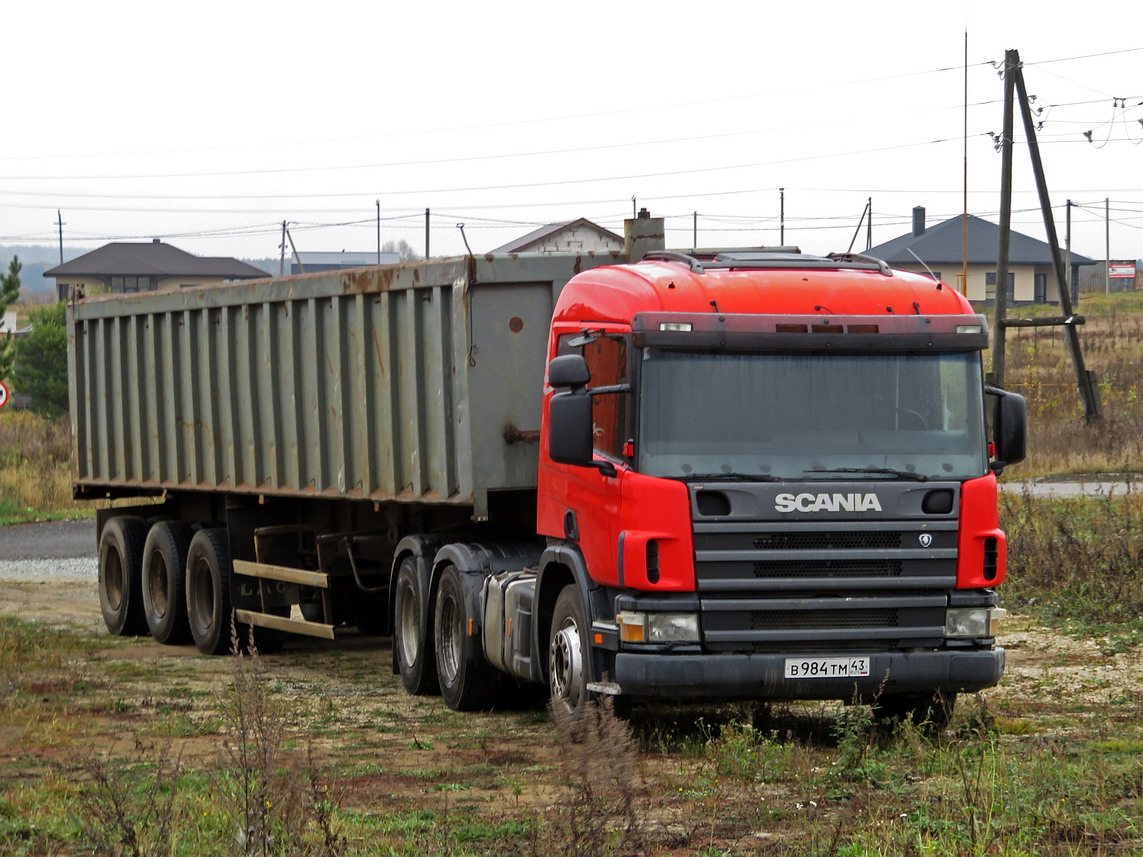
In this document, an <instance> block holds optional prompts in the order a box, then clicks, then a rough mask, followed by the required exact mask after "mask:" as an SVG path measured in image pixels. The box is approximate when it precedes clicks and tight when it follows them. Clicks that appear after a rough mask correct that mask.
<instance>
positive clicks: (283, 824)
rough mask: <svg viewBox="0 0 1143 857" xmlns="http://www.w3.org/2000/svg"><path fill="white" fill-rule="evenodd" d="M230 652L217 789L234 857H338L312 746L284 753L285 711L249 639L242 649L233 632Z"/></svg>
mask: <svg viewBox="0 0 1143 857" xmlns="http://www.w3.org/2000/svg"><path fill="white" fill-rule="evenodd" d="M244 648H245V650H246V653H245V654H244V653H243V649H244ZM231 649H232V652H233V655H232V659H231V663H232V669H231V676H230V684H229V686H228V687H227V689H226V691H225V692H224V693H223V706H222V707H223V716H224V719H225V722H226V725H227V730H226V734H225V735H224V737H223V739H222V756H223V759H224V761H225V762H226V768H225V769H224V770H223V771H222V772H220V773H219V775H218V787H219V791H220V792H221V794H222V795H223V797H224V799H225V801H226V804H227V806H228V808H229V810H230V813H231V816H232V820H233V823H234V829H235V839H234V844H235V850H234V853H235V854H238V855H241V857H272V855H291V857H341V855H343V854H346V853H347V852H348V842H347V840H346V838H345V837H344V836H343V835H341V834H340V833H339V831H338V829H337V824H336V821H335V818H334V815H335V811H336V809H337V799H336V796H335V795H334V794H331V792H330V790H329V788H328V785H327V784H326V783H325V782H323V781H322V779H321V777H320V775H319V773H318V769H317V765H316V764H315V761H314V757H313V750H312V746H307V748H306V753H305V755H304V756H303V755H301V754H300V753H298V752H296V751H291V750H288V749H287V742H288V739H289V737H290V736H289V731H288V727H287V716H288V712H287V710H286V708H285V707H284V706H283V704H282V703H281V700H280V699H278V698H277V697H276V696H275V694H274V692H273V690H272V688H271V687H270V681H269V678H268V676H267V672H266V668H265V666H264V665H263V663H262V660H261V658H260V657H259V655H258V650H257V647H256V646H255V645H254V639H253V633H252V632H251V636H250V639H249V640H247V641H246V643H245V645H244V646H243V645H240V644H239V639H238V634H237V632H236V631H235V630H234V629H233V628H232V630H231Z"/></svg>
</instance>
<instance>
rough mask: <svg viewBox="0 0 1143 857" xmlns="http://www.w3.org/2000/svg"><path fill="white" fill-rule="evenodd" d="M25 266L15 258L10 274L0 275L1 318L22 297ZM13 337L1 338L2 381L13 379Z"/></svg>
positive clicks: (0, 364) (11, 263)
mask: <svg viewBox="0 0 1143 857" xmlns="http://www.w3.org/2000/svg"><path fill="white" fill-rule="evenodd" d="M22 267H23V266H22V265H21V264H20V260H19V259H18V258H16V257H15V256H13V257H12V261H11V262H10V263H9V264H8V273H7V274H3V275H0V318H3V317H4V311H5V310H6V309H8V307H10V306H11V305H12V304H14V303H15V302H16V301H17V299H18V298H19V297H20V269H21V268H22ZM12 342H13V337H11V336H0V381H4V380H7V379H8V378H11V377H12V358H13V355H14V351H15V349H14V348H13V347H12Z"/></svg>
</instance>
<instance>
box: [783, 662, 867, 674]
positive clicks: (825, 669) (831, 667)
mask: <svg viewBox="0 0 1143 857" xmlns="http://www.w3.org/2000/svg"><path fill="white" fill-rule="evenodd" d="M863 675H869V658H868V657H857V658H786V678H853V677H855V676H863Z"/></svg>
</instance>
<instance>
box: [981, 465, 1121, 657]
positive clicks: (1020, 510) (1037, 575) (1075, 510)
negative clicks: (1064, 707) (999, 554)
mask: <svg viewBox="0 0 1143 857" xmlns="http://www.w3.org/2000/svg"><path fill="white" fill-rule="evenodd" d="M1000 503H1001V525H1002V526H1003V527H1004V529H1005V530H1006V531H1007V534H1008V540H1009V548H1008V573H1007V574H1008V576H1007V579H1006V580H1005V582H1004V585H1003V586H1002V587H1001V590H1000V591H1001V593H1002V595H1003V598H1004V600H1005V603H1006V604H1008V605H1010V606H1014V607H1019V608H1021V609H1022V610H1029V609H1031V610H1033V611H1034V612H1036V613H1037V614H1038V615H1041V616H1045V617H1048V618H1051V619H1053V620H1056V621H1061V622H1067V623H1070V624H1071V625H1073V626H1074V627H1075V628H1076V629H1077V630H1079V631H1082V632H1084V633H1086V634H1089V635H1092V634H1094V635H1096V636H1106V637H1107V638H1108V645H1109V646H1110V647H1112V648H1113V649H1116V650H1117V649H1121V648H1124V647H1130V646H1133V645H1139V644H1143V491H1139V490H1138V489H1135V488H1134V487H1131V488H1130V489H1129V490H1128V491H1127V492H1126V493H1125V494H1124V495H1122V496H1115V495H1105V496H1101V497H1076V498H1066V499H1059V498H1056V499H1039V498H1034V497H1031V496H1026V495H1018V494H1004V495H1001V501H1000Z"/></svg>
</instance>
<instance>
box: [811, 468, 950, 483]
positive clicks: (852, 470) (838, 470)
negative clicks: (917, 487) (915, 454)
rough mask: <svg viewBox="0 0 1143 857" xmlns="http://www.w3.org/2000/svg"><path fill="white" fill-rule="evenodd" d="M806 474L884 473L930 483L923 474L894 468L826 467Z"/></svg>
mask: <svg viewBox="0 0 1143 857" xmlns="http://www.w3.org/2000/svg"><path fill="white" fill-rule="evenodd" d="M804 472H805V473H884V474H886V475H888V476H896V477H898V478H900V479H912V480H913V481H914V482H928V481H929V477H928V476H926V475H925V474H923V473H911V472H910V471H908V470H894V469H893V468H892V467H824V468H822V469H821V470H806V471H804Z"/></svg>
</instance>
